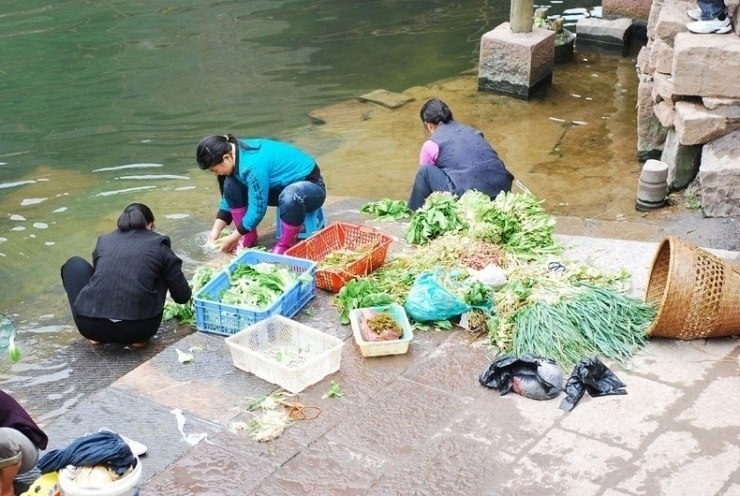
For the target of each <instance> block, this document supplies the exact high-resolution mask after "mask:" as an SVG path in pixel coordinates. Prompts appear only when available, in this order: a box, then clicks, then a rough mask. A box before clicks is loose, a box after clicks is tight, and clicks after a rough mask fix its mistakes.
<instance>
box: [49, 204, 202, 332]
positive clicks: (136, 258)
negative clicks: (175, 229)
mask: <svg viewBox="0 0 740 496" xmlns="http://www.w3.org/2000/svg"><path fill="white" fill-rule="evenodd" d="M153 229H154V214H153V213H152V211H151V209H149V207H147V206H146V205H144V204H142V203H132V204H131V205H129V206H127V207H126V208H125V209H124V211H123V213H122V214H121V216H120V217H119V218H118V229H117V230H115V231H113V232H111V233H108V234H105V235H103V236H100V237H99V238H98V242H97V245H96V246H95V250H93V254H92V255H93V263H92V265H90V264H89V263H88V262H87V260H85V259H84V258H82V257H77V256H75V257H72V258H70V259H69V260H67V262H66V263H65V264H64V265H63V266H62V284H63V285H64V290H65V291H66V292H67V297H68V298H69V305H70V308H71V309H72V318H73V319H74V321H75V324H76V325H77V329H78V330H79V331H80V334H82V335H83V336H84V337H86V338H87V339H89V340H90V341H91V342H92V343H93V344H96V343H117V344H132V345H133V346H143V345H144V344H146V342H147V341H148V340H149V338H151V337H152V336H154V334H155V333H156V332H157V329H159V325H160V324H161V322H162V311H163V309H164V304H165V297H166V296H167V291H168V290H169V292H170V295H171V296H172V299H173V300H175V302H177V303H187V302H188V301H189V300H190V297H191V296H192V294H191V289H190V285H189V284H188V280H187V279H186V278H185V275H184V274H183V272H182V260H180V258H178V257H177V256H176V255H175V254H174V252H173V251H172V249H171V248H170V239H169V238H168V237H167V236H163V235H161V234H158V233H156V232H154V231H153Z"/></svg>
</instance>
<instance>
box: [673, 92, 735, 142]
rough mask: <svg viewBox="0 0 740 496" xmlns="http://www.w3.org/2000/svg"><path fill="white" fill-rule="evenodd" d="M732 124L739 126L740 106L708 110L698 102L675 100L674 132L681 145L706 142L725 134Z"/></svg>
mask: <svg viewBox="0 0 740 496" xmlns="http://www.w3.org/2000/svg"><path fill="white" fill-rule="evenodd" d="M733 110H734V111H733ZM733 125H734V126H740V107H728V108H727V109H725V111H723V110H722V109H715V110H710V109H707V108H706V107H704V106H703V105H700V104H698V103H692V102H676V119H675V126H676V133H677V134H678V140H679V141H680V142H681V144H683V145H699V144H702V143H707V142H709V141H712V140H714V139H716V138H719V137H721V136H724V135H725V134H727V133H728V132H729V130H730V127H731V126H733ZM736 147H737V148H740V142H738V143H737V144H736Z"/></svg>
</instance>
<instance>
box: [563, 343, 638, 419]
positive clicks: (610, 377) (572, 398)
mask: <svg viewBox="0 0 740 496" xmlns="http://www.w3.org/2000/svg"><path fill="white" fill-rule="evenodd" d="M625 387H626V385H625V384H624V383H623V382H622V381H620V380H619V378H618V377H617V376H616V375H615V374H614V372H612V371H611V370H609V368H608V367H607V366H606V365H604V364H603V363H602V362H601V360H599V359H598V358H596V357H590V358H584V359H582V360H581V361H580V362H578V363H577V364H576V366H575V367H573V372H571V374H570V377H569V378H568V382H566V384H565V394H566V395H567V396H566V397H565V398H564V399H563V401H562V402H561V403H560V409H561V410H564V411H566V412H569V411H571V410H572V409H573V408H575V406H576V404H577V403H578V401H580V399H581V397H583V393H584V391H587V392H588V394H589V395H591V397H594V398H595V397H598V396H608V395H612V394H627V391H625V390H624V388H625Z"/></svg>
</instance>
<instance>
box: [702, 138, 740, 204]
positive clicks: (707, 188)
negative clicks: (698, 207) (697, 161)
mask: <svg viewBox="0 0 740 496" xmlns="http://www.w3.org/2000/svg"><path fill="white" fill-rule="evenodd" d="M738 143H740V131H734V132H732V133H730V134H727V135H725V136H722V137H721V138H718V139H716V140H714V141H711V142H709V143H707V144H706V145H704V147H703V149H702V153H701V167H700V168H699V174H698V177H697V178H698V181H699V184H700V185H701V203H702V208H703V210H704V215H706V216H707V217H734V216H738V215H740V147H738Z"/></svg>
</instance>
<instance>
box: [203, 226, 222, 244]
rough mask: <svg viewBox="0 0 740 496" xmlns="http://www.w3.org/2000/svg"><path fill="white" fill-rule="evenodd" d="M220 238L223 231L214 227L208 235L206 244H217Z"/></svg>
mask: <svg viewBox="0 0 740 496" xmlns="http://www.w3.org/2000/svg"><path fill="white" fill-rule="evenodd" d="M219 236H221V229H217V228H216V227H214V228H213V229H211V232H209V233H208V239H206V242H207V243H209V244H212V245H215V244H216V241H218V238H219Z"/></svg>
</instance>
